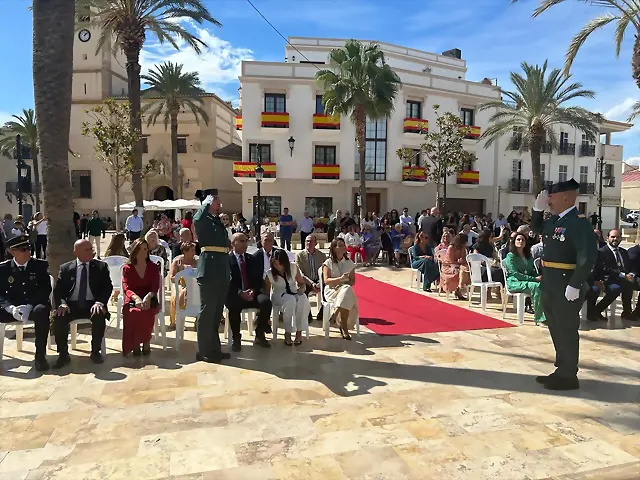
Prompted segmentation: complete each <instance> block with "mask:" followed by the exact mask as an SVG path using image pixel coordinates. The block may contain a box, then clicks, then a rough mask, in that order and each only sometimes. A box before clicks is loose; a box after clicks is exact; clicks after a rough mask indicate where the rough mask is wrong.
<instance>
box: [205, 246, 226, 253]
mask: <svg viewBox="0 0 640 480" xmlns="http://www.w3.org/2000/svg"><path fill="white" fill-rule="evenodd" d="M200 251H201V252H217V253H229V249H228V248H227V247H200Z"/></svg>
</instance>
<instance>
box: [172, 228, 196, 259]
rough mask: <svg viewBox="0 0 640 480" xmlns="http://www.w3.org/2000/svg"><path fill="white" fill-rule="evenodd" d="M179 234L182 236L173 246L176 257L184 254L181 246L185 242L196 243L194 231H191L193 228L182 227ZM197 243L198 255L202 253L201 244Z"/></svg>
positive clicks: (173, 253)
mask: <svg viewBox="0 0 640 480" xmlns="http://www.w3.org/2000/svg"><path fill="white" fill-rule="evenodd" d="M179 236H180V238H179V241H178V242H177V243H175V244H174V245H173V247H171V257H172V258H176V257H177V256H178V255H182V250H181V248H182V244H183V243H194V242H193V233H191V230H189V229H188V228H181V229H180V234H179ZM195 245H196V255H200V245H198V244H197V243H196V244H195Z"/></svg>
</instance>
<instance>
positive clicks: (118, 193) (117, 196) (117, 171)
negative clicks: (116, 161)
mask: <svg viewBox="0 0 640 480" xmlns="http://www.w3.org/2000/svg"><path fill="white" fill-rule="evenodd" d="M115 177H116V181H115V182H114V185H113V186H114V187H115V189H116V233H118V232H119V231H120V169H118V168H117V169H116V172H115Z"/></svg>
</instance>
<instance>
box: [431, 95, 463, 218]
mask: <svg viewBox="0 0 640 480" xmlns="http://www.w3.org/2000/svg"><path fill="white" fill-rule="evenodd" d="M439 109H440V105H434V106H433V111H434V112H435V114H436V122H435V124H436V127H437V129H436V130H434V131H432V130H430V131H429V132H428V133H427V134H426V135H425V137H424V139H425V141H424V143H423V144H422V145H421V146H420V149H421V151H422V153H423V154H424V155H421V157H423V158H422V159H421V163H423V166H424V167H425V170H426V171H425V174H426V176H427V179H428V180H431V181H432V182H434V183H435V184H436V204H437V205H438V206H439V207H440V208H441V210H445V203H446V200H447V181H446V180H447V177H448V176H449V175H453V174H457V173H459V172H461V171H462V170H464V168H465V167H466V166H467V165H469V163H470V162H472V161H473V159H474V157H475V155H474V154H473V153H471V152H468V151H467V150H465V148H464V137H465V136H466V135H468V133H469V130H470V129H469V128H468V127H465V126H464V125H463V124H462V121H461V120H460V117H458V116H457V115H455V114H453V113H451V112H446V113H445V114H443V115H440V114H439V112H438V110H439ZM442 186H443V188H442V195H441V187H442Z"/></svg>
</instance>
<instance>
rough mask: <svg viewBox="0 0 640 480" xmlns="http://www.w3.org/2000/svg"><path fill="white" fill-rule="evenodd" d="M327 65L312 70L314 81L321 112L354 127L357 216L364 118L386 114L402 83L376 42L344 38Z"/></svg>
mask: <svg viewBox="0 0 640 480" xmlns="http://www.w3.org/2000/svg"><path fill="white" fill-rule="evenodd" d="M329 65H330V67H331V69H325V70H320V71H318V72H316V81H317V82H318V83H320V84H321V85H322V86H323V88H324V89H325V92H324V95H323V98H322V101H323V103H324V107H325V113H326V114H327V115H331V116H340V115H343V116H347V115H348V116H349V117H351V121H352V122H353V124H354V125H355V127H356V145H357V147H358V157H359V166H360V169H359V170H360V199H361V201H360V218H364V213H365V208H366V192H367V190H366V166H365V161H364V157H365V155H364V152H365V147H366V137H365V130H366V122H367V118H369V119H382V118H388V117H389V116H390V115H391V113H392V112H393V101H394V100H395V98H396V95H397V94H398V91H399V90H400V87H401V86H402V82H401V81H400V78H399V77H398V75H396V73H395V72H394V71H393V70H392V69H391V67H390V66H389V65H387V64H386V62H385V58H384V53H383V52H382V50H381V49H380V46H379V45H378V44H377V43H369V44H368V45H363V44H362V43H360V42H359V41H357V40H347V41H346V42H345V44H344V47H342V48H334V49H333V50H331V52H330V53H329Z"/></svg>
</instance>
